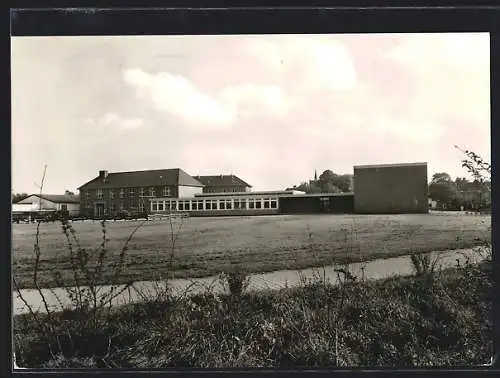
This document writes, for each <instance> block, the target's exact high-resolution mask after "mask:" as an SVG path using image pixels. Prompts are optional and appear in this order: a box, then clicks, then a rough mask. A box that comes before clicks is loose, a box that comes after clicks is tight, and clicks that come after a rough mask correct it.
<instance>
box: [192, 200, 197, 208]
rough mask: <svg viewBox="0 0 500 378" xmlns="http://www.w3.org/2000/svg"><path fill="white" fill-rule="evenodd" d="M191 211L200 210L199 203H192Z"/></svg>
mask: <svg viewBox="0 0 500 378" xmlns="http://www.w3.org/2000/svg"><path fill="white" fill-rule="evenodd" d="M191 209H192V210H198V201H192V202H191Z"/></svg>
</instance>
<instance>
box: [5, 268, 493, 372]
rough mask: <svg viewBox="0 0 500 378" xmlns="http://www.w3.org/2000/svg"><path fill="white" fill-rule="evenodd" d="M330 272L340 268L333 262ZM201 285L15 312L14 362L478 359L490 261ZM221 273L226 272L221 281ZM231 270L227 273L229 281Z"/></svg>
mask: <svg viewBox="0 0 500 378" xmlns="http://www.w3.org/2000/svg"><path fill="white" fill-rule="evenodd" d="M339 274H340V273H339ZM232 277H233V281H232V286H231V290H232V292H233V294H227V295H221V296H217V295H215V294H213V293H210V292H207V293H206V294H204V295H197V296H195V297H180V298H178V297H177V298H174V297H171V296H169V295H168V293H166V292H159V293H158V295H157V297H156V298H153V299H151V300H149V301H146V302H143V303H136V304H129V305H126V306H124V307H119V308H113V309H111V310H110V311H108V310H107V309H101V310H99V311H98V312H95V313H92V316H90V313H89V312H87V313H82V312H79V311H65V312H63V313H57V314H51V315H50V318H47V315H45V316H43V317H42V315H38V321H39V322H41V324H48V325H47V326H46V327H45V329H46V330H50V335H49V334H47V333H45V332H41V331H40V327H39V324H37V322H35V320H34V317H33V316H31V315H22V316H17V317H15V319H14V337H15V339H14V340H15V349H16V357H17V363H18V365H20V366H24V367H46V368H69V367H73V368H74V367H129V368H131V367H140V368H164V367H193V368H235V367H281V368H284V367H346V366H371V367H424V366H471V365H480V364H484V363H487V362H488V361H489V359H490V357H491V356H492V354H493V346H492V335H491V327H492V325H491V311H492V309H491V298H490V293H491V287H492V272H491V261H488V262H485V263H482V264H480V265H471V264H466V265H463V266H459V267H457V268H456V269H449V270H446V271H443V272H434V273H431V272H430V271H429V270H427V271H426V270H424V271H420V272H419V274H418V275H417V276H413V277H398V278H391V279H388V280H384V281H378V282H369V281H367V282H362V281H355V280H352V279H349V278H348V277H347V278H346V277H345V276H344V279H343V280H342V284H341V285H338V286H332V285H330V284H328V283H327V282H323V281H321V280H320V279H317V280H315V281H313V282H309V283H305V284H304V285H303V286H301V287H298V288H294V289H283V290H281V291H279V292H259V293H248V294H247V293H245V292H244V291H243V293H240V292H241V290H242V289H244V285H242V284H240V285H239V286H238V284H237V283H238V282H240V283H242V282H243V281H242V280H238V279H237V277H236V278H235V276H234V275H232ZM229 281H231V280H229ZM234 281H237V282H236V284H235V282H234Z"/></svg>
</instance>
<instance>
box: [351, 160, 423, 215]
mask: <svg viewBox="0 0 500 378" xmlns="http://www.w3.org/2000/svg"><path fill="white" fill-rule="evenodd" d="M354 210H355V212H356V213H358V214H376V213H382V214H384V213H387V214H391V213H392V214H397V213H427V212H428V211H429V205H428V186H427V165H407V166H393V167H370V168H356V167H355V168H354Z"/></svg>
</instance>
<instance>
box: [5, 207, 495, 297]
mask: <svg viewBox="0 0 500 378" xmlns="http://www.w3.org/2000/svg"><path fill="white" fill-rule="evenodd" d="M172 224H173V227H174V231H173V232H172V230H171V223H170V222H169V221H168V220H163V221H152V222H145V223H144V224H143V225H142V226H141V227H140V228H139V229H138V230H137V232H136V233H135V235H134V236H133V238H132V239H131V241H130V243H129V245H128V250H127V253H126V256H125V260H124V264H125V267H124V270H123V272H122V274H121V276H120V277H119V278H118V279H117V281H116V282H110V281H111V274H112V271H111V270H110V271H109V272H107V271H104V275H103V278H102V282H99V283H102V284H105V283H123V282H128V281H131V280H132V281H135V280H150V279H157V278H159V277H160V276H163V277H165V276H166V275H167V274H169V271H170V268H169V264H168V261H169V260H170V255H171V252H172V251H174V259H173V262H172V270H173V271H174V272H175V277H176V278H185V277H202V276H208V275H213V274H218V273H220V272H222V271H225V270H228V269H232V268H234V267H242V268H243V269H245V270H246V271H248V272H266V271H273V270H279V269H299V268H306V267H312V266H320V265H322V264H333V263H341V262H354V261H367V260H371V259H376V258H385V257H393V256H398V255H404V254H408V253H411V252H417V251H423V252H425V251H431V250H444V249H456V248H465V247H469V246H473V245H476V244H478V243H480V242H481V241H490V239H491V235H490V234H491V232H490V229H491V217H490V216H465V215H460V216H459V215H436V214H415V215H366V216H360V215H288V216H262V217H224V218H191V219H187V220H185V221H184V223H182V224H181V221H180V220H175V221H173V223H172ZM138 225H139V222H138V221H125V222H107V223H106V226H105V228H106V238H107V239H109V241H108V244H107V246H108V249H109V263H112V262H114V261H116V259H117V257H118V254H119V253H120V250H121V248H122V246H123V245H124V243H125V241H126V239H127V237H128V236H129V235H130V233H131V232H133V230H134V229H135V228H136V227H137V226H138ZM73 227H74V229H75V230H76V232H77V234H78V237H79V239H80V243H81V245H82V247H85V248H97V247H98V246H99V244H100V243H101V241H102V237H103V234H102V226H101V224H100V223H99V222H94V223H93V222H81V223H80V222H75V223H74V224H73ZM177 230H178V231H177ZM35 234H36V226H34V225H29V224H19V225H17V224H14V225H13V229H12V248H13V273H14V276H15V278H16V280H17V281H18V283H19V285H20V286H21V287H22V288H29V287H33V262H34V253H33V244H34V241H35ZM172 235H174V236H176V237H177V239H176V242H175V245H174V248H172ZM39 245H40V249H41V261H40V266H39V273H38V274H39V284H40V286H42V287H51V286H55V285H56V282H55V280H54V278H53V277H54V274H55V273H56V272H59V273H60V274H61V275H62V278H63V280H64V282H67V283H68V284H71V269H70V265H69V260H68V248H67V245H66V239H65V237H64V234H63V233H62V228H61V225H60V224H57V223H55V224H42V225H41V227H40V243H39Z"/></svg>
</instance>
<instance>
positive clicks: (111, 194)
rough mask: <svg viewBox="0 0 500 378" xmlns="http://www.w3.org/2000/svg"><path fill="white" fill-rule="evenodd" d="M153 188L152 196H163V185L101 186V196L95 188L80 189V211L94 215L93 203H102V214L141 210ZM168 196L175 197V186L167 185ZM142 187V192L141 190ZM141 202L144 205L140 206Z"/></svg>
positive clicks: (86, 214) (145, 205)
mask: <svg viewBox="0 0 500 378" xmlns="http://www.w3.org/2000/svg"><path fill="white" fill-rule="evenodd" d="M151 188H153V189H154V195H153V197H163V194H164V188H165V186H153V187H151V186H144V187H127V188H123V197H122V196H121V194H120V193H121V189H122V188H102V197H98V195H97V189H89V190H81V191H80V213H81V215H82V216H83V217H92V216H94V215H95V204H96V203H102V204H104V214H105V215H112V214H118V213H120V212H132V213H135V212H142V211H143V210H144V209H146V210H147V209H148V208H149V201H150V198H152V196H151V192H150V189H151ZM167 188H168V190H169V194H170V197H177V196H178V194H179V191H178V188H177V186H167ZM141 189H142V192H141ZM141 204H142V205H143V206H144V207H142V206H141Z"/></svg>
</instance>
